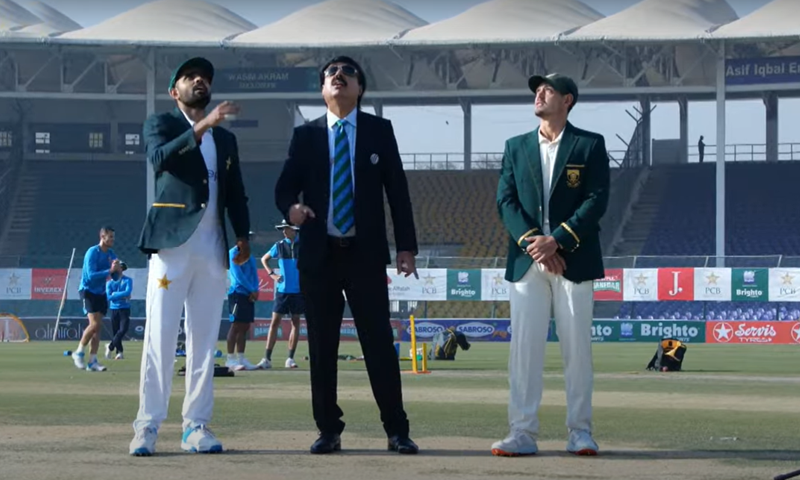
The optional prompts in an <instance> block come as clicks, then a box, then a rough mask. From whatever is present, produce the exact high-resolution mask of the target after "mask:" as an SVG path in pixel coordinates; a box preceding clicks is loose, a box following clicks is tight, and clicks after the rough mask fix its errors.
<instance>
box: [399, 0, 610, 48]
mask: <svg viewBox="0 0 800 480" xmlns="http://www.w3.org/2000/svg"><path fill="white" fill-rule="evenodd" d="M601 18H603V15H602V14H601V13H599V12H597V11H595V10H594V9H592V8H590V7H588V6H586V4H584V3H582V2H581V1H580V0H558V1H553V0H490V1H488V2H485V3H480V4H478V5H476V6H474V7H472V8H470V9H469V10H467V11H465V12H464V13H462V14H460V15H456V16H455V17H452V18H448V19H446V20H442V21H441V22H437V23H433V24H430V25H426V26H424V27H420V28H416V29H414V30H411V31H409V32H407V33H406V34H405V35H403V36H402V37H400V38H399V39H397V40H396V41H394V42H393V43H394V44H398V45H431V46H454V45H467V44H488V43H528V42H552V41H554V40H556V39H557V38H558V37H559V36H560V35H563V34H566V33H568V32H570V31H572V30H574V29H576V28H578V27H582V26H584V25H587V24H590V23H592V22H594V21H597V20H599V19H601Z"/></svg>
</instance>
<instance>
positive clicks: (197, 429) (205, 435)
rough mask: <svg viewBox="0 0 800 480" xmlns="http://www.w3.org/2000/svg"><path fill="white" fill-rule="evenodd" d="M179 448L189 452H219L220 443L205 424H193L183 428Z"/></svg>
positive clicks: (220, 450)
mask: <svg viewBox="0 0 800 480" xmlns="http://www.w3.org/2000/svg"><path fill="white" fill-rule="evenodd" d="M181 448H182V449H183V451H185V452H189V453H221V452H222V443H220V441H219V440H217V437H216V436H214V433H213V432H212V431H211V430H209V428H208V427H207V426H206V425H194V426H190V427H189V428H187V429H186V430H184V432H183V438H182V439H181Z"/></svg>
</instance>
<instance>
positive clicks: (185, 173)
mask: <svg viewBox="0 0 800 480" xmlns="http://www.w3.org/2000/svg"><path fill="white" fill-rule="evenodd" d="M143 133H144V135H143V136H144V144H145V151H146V153H147V161H148V162H150V163H151V164H152V165H153V170H154V171H155V192H156V196H155V202H154V203H153V204H152V205H151V206H150V209H149V211H148V212H147V219H146V220H145V223H144V227H143V228H142V234H141V237H140V239H139V249H140V250H141V251H142V252H144V253H146V254H148V255H150V254H153V253H157V252H158V251H159V250H160V249H162V248H174V247H178V246H180V245H182V244H183V243H184V242H186V241H187V240H188V239H189V237H190V236H191V235H192V233H194V231H195V230H196V229H197V225H198V224H199V223H200V219H201V218H202V217H203V214H204V213H205V208H206V202H208V195H209V188H208V170H207V168H206V164H205V160H203V155H202V154H201V153H200V142H198V141H197V140H196V139H195V135H194V130H193V129H192V126H191V125H190V124H189V122H188V121H187V120H186V117H185V116H184V115H183V113H182V112H181V111H180V110H179V109H177V108H176V109H175V110H174V111H172V112H168V113H161V114H156V115H151V116H150V117H148V118H147V120H146V121H145V122H144V127H143ZM212 135H213V137H214V143H215V144H216V148H217V186H218V189H219V190H218V192H219V193H218V196H217V215H218V216H219V220H220V224H221V225H222V232H223V236H224V245H223V246H224V248H225V251H224V252H223V253H224V257H225V260H226V262H227V261H228V234H227V231H226V229H225V211H226V210H227V211H228V218H230V221H231V225H232V227H233V231H234V232H235V234H236V237H237V238H248V236H249V232H250V213H249V210H248V206H247V196H246V195H245V191H244V184H243V183H242V173H241V170H240V169H239V150H238V146H237V143H236V136H235V135H234V134H233V133H231V132H229V131H228V130H225V129H224V128H222V127H219V126H217V127H214V128H213V129H212Z"/></svg>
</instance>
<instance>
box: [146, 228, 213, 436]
mask: <svg viewBox="0 0 800 480" xmlns="http://www.w3.org/2000/svg"><path fill="white" fill-rule="evenodd" d="M221 235H222V232H221V231H220V230H219V229H214V228H203V227H200V228H198V230H197V231H196V232H195V233H194V234H193V235H192V236H191V237H190V238H189V240H188V241H187V242H186V243H184V244H183V245H181V246H180V247H177V248H171V249H165V250H161V251H159V253H158V254H157V255H153V256H152V257H151V259H150V266H149V272H148V279H147V305H146V307H147V320H146V324H145V329H144V352H143V353H142V365H141V378H140V385H139V413H138V415H137V418H136V420H135V421H134V422H133V428H134V430H138V429H141V428H144V427H153V428H156V429H158V428H159V427H160V426H161V423H162V422H163V421H164V420H165V419H166V418H167V410H168V407H169V397H170V394H171V393H172V377H173V375H174V369H175V350H176V347H177V343H178V331H179V329H180V321H181V313H182V311H183V309H184V307H185V308H186V319H185V322H184V329H185V331H186V395H185V397H184V401H183V428H184V429H186V428H187V427H189V426H190V425H196V424H208V423H209V422H210V421H211V415H212V410H213V406H214V391H213V389H214V384H213V379H214V352H215V351H216V344H217V340H218V337H219V329H220V322H221V320H222V305H223V303H224V301H225V295H226V288H227V271H226V268H225V263H223V262H224V257H223V256H222V253H223V251H224V248H223V246H222V236H221Z"/></svg>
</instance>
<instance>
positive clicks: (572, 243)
mask: <svg viewBox="0 0 800 480" xmlns="http://www.w3.org/2000/svg"><path fill="white" fill-rule="evenodd" d="M609 184H610V172H609V166H608V153H607V152H606V144H605V140H604V138H603V136H602V135H599V134H597V133H593V132H588V131H586V130H581V129H579V128H575V127H574V126H573V125H572V124H571V123H569V122H568V123H567V125H566V127H565V129H564V133H563V135H562V137H561V143H560V145H559V147H558V154H557V155H556V161H555V165H554V167H553V180H552V182H551V187H550V192H549V195H550V202H549V205H548V208H549V217H550V228H551V230H552V231H551V235H552V236H553V237H554V238H555V239H556V241H557V242H558V244H559V250H558V251H559V253H560V254H561V256H562V257H564V261H565V263H566V265H567V268H566V270H565V271H564V278H566V279H567V280H570V281H573V282H583V281H587V280H594V279H598V278H603V277H604V276H605V273H604V272H605V271H604V267H603V254H602V251H601V248H600V219H601V218H602V216H603V215H604V214H605V212H606V207H607V205H608V195H609ZM542 185H543V183H542V162H541V155H540V153H539V129H538V128H537V129H536V130H534V131H532V132H529V133H526V134H524V135H519V136H516V137H513V138H510V139H508V140H507V141H506V145H505V152H504V153H503V164H502V167H501V170H500V181H499V182H498V186H497V209H498V211H499V213H500V219H501V220H502V221H503V224H504V225H505V227H506V230H508V234H509V239H508V259H507V263H506V274H505V278H506V280H508V281H509V282H516V281H519V280H520V279H521V278H522V276H523V275H525V272H527V271H528V269H529V268H530V267H531V265H533V259H532V258H531V257H530V255H528V254H527V253H526V251H525V248H526V247H527V246H528V242H526V241H525V238H526V237H531V236H536V235H543V233H542V223H543V221H542V205H543V192H542Z"/></svg>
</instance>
